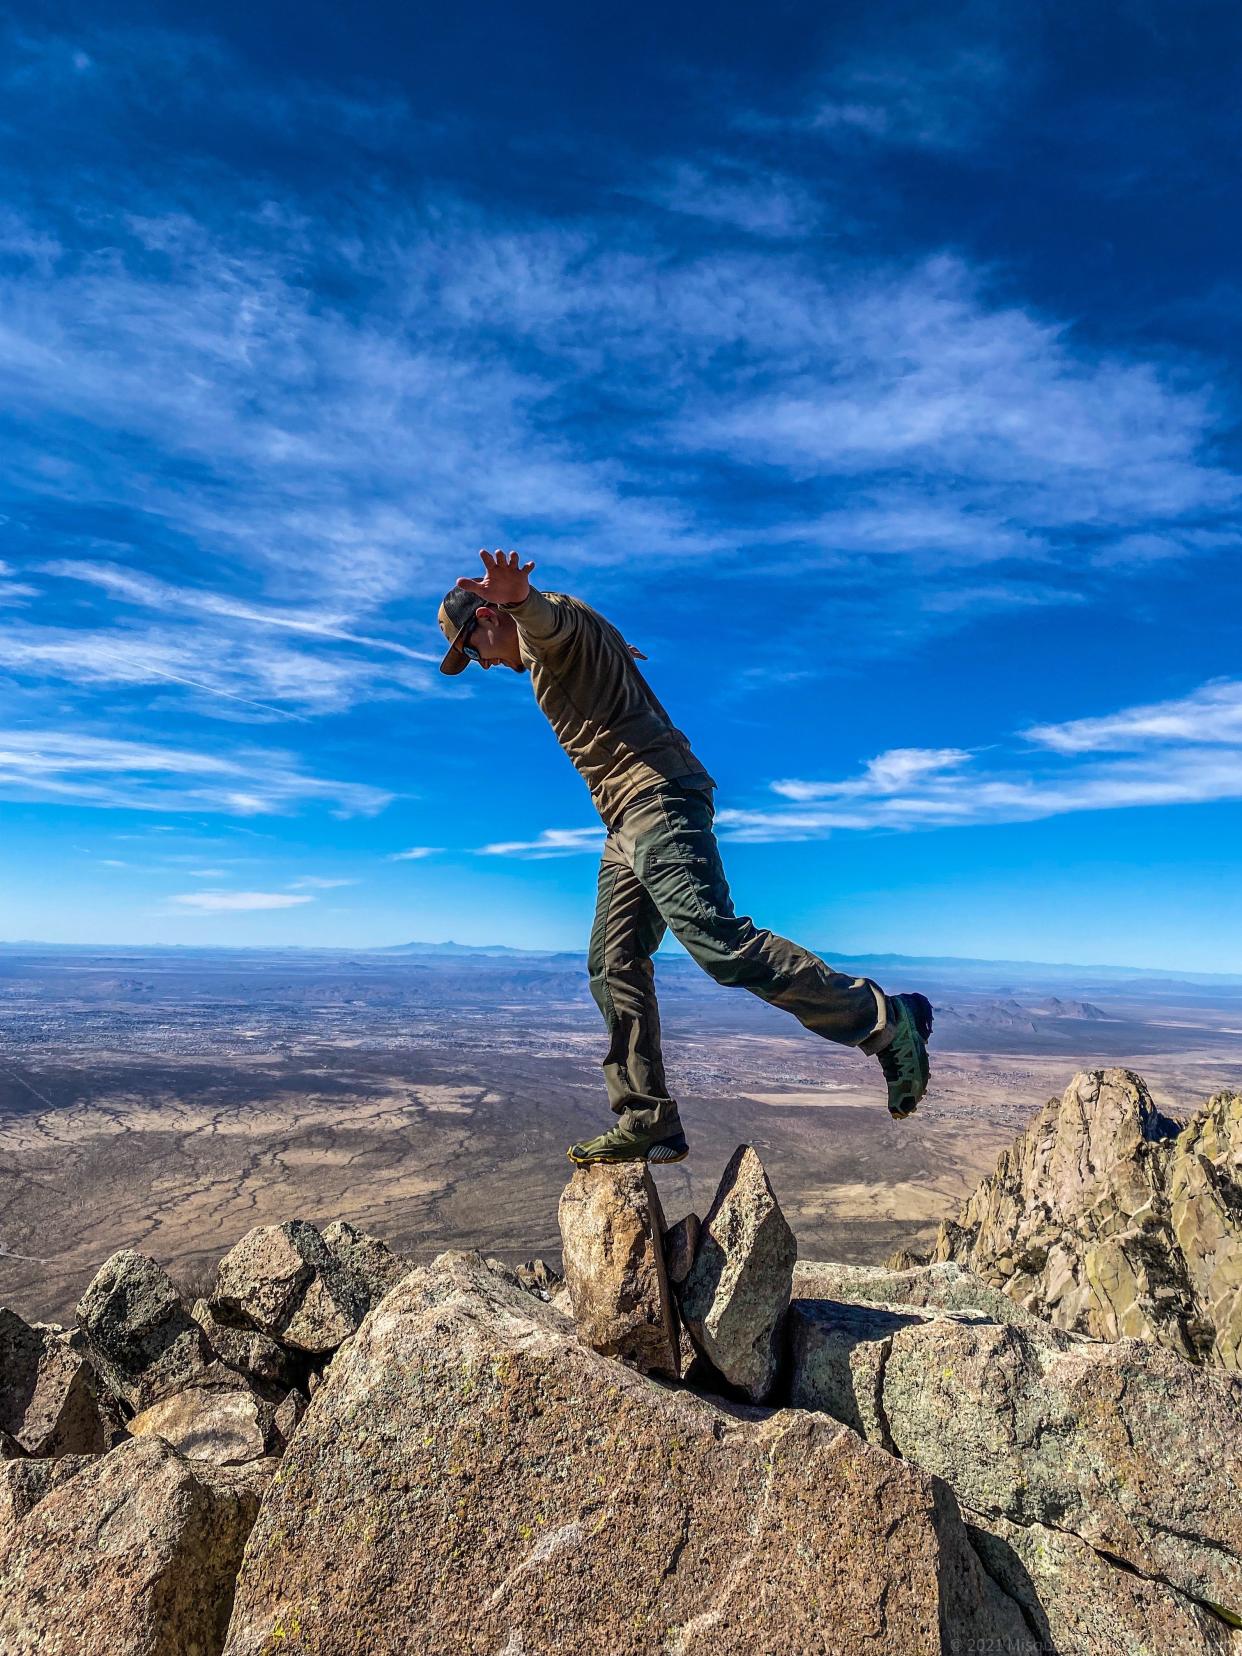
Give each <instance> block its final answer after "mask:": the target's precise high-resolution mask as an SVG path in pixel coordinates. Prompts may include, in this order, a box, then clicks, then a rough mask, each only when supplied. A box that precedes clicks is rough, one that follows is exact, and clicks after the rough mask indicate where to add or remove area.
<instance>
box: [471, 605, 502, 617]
mask: <svg viewBox="0 0 1242 1656" xmlns="http://www.w3.org/2000/svg"><path fill="white" fill-rule="evenodd" d="M474 618H475V620H476V621H495V620H496V619H497V614H496V611H495V610H494V609H493V608H492V607H491V605H490V604H480V605H479V607H478V609H477V610H475V612H474Z"/></svg>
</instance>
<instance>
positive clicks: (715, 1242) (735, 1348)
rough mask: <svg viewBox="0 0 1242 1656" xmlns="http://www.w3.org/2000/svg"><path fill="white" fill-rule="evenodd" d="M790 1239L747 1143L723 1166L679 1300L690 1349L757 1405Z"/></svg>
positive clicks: (773, 1358)
mask: <svg viewBox="0 0 1242 1656" xmlns="http://www.w3.org/2000/svg"><path fill="white" fill-rule="evenodd" d="M797 1257H798V1244H797V1242H796V1241H795V1240H794V1234H793V1232H792V1231H791V1230H790V1228H789V1226H788V1224H787V1223H786V1220H785V1215H784V1214H783V1213H782V1212H781V1209H780V1204H779V1203H778V1202H777V1200H776V1196H775V1195H774V1193H773V1190H772V1186H771V1185H770V1184H769V1183H768V1176H767V1174H766V1173H765V1172H764V1170H763V1163H762V1162H761V1161H760V1160H759V1157H758V1155H757V1154H756V1153H755V1149H754V1146H753V1145H749V1144H742V1145H739V1146H738V1148H737V1149H736V1150H735V1151H734V1153H733V1155H732V1157H731V1158H730V1161H729V1165H728V1166H727V1167H726V1168H725V1171H724V1176H723V1177H722V1179H721V1181H720V1188H719V1189H718V1190H717V1192H716V1195H715V1198H714V1200H713V1202H712V1205H711V1207H710V1208H709V1209H708V1212H707V1217H706V1218H705V1219H704V1220H703V1224H702V1227H701V1229H700V1231H699V1244H698V1248H697V1249H696V1251H695V1255H694V1263H693V1265H692V1266H691V1267H690V1271H689V1274H688V1275H687V1277H686V1279H685V1281H684V1282H683V1284H682V1287H681V1294H680V1306H681V1314H682V1317H683V1318H684V1320H685V1324H686V1328H687V1329H688V1330H689V1333H690V1337H691V1339H692V1340H693V1341H694V1344H695V1346H696V1348H697V1349H698V1350H699V1351H700V1352H701V1353H702V1354H703V1356H704V1357H705V1358H706V1359H707V1361H708V1362H709V1363H710V1364H711V1365H712V1367H713V1368H714V1369H715V1370H716V1371H717V1373H719V1374H721V1375H723V1377H724V1378H725V1379H726V1380H727V1381H728V1382H729V1384H730V1385H731V1386H736V1387H737V1388H738V1390H740V1391H742V1392H744V1393H745V1394H746V1395H747V1396H748V1397H750V1398H751V1399H752V1400H753V1401H754V1402H756V1403H761V1402H762V1401H763V1399H764V1398H765V1397H767V1396H768V1394H769V1393H770V1392H771V1390H772V1388H773V1386H774V1385H775V1383H776V1378H777V1374H778V1372H779V1369H780V1355H781V1324H782V1320H783V1318H784V1315H785V1308H786V1306H787V1305H788V1304H789V1295H790V1291H791V1288H792V1285H793V1267H794V1261H795V1260H796V1259H797Z"/></svg>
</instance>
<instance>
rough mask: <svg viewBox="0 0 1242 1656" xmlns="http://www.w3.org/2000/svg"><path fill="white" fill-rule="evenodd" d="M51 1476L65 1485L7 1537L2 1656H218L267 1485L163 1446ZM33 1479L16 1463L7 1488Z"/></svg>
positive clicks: (30, 1505)
mask: <svg viewBox="0 0 1242 1656" xmlns="http://www.w3.org/2000/svg"><path fill="white" fill-rule="evenodd" d="M42 1464H44V1465H47V1464H52V1465H60V1466H61V1467H63V1468H64V1469H65V1474H66V1475H64V1476H62V1477H60V1478H57V1477H55V1476H51V1477H47V1478H45V1479H43V1480H42V1485H43V1487H42V1489H39V1487H38V1486H31V1485H29V1484H28V1485H27V1486H26V1487H25V1488H24V1489H23V1490H22V1493H21V1496H20V1497H19V1499H18V1500H17V1501H16V1502H14V1503H12V1504H13V1505H14V1506H15V1507H16V1508H18V1510H17V1514H16V1516H15V1517H14V1518H13V1520H12V1521H11V1522H10V1523H9V1524H8V1525H7V1526H4V1527H3V1528H0V1650H3V1651H4V1653H5V1656H86V1653H88V1652H91V1653H94V1652H101V1653H102V1652H104V1651H106V1652H107V1653H108V1656H174V1653H176V1656H214V1653H215V1652H217V1651H219V1650H220V1648H221V1646H222V1644H223V1641H224V1634H225V1630H226V1627H227V1624H228V1618H229V1611H230V1608H231V1605H232V1599H233V1584H234V1581H235V1579H236V1575H237V1569H238V1566H239V1565H240V1563H241V1556H242V1549H243V1547H244V1545H245V1541H246V1536H247V1535H248V1533H249V1531H250V1527H251V1525H252V1524H253V1522H254V1519H255V1514H256V1513H257V1511H258V1506H259V1495H260V1487H261V1485H260V1481H259V1475H258V1474H255V1473H254V1472H251V1473H249V1474H247V1475H246V1476H245V1477H243V1476H241V1475H239V1474H238V1473H235V1472H234V1473H230V1472H225V1471H223V1470H221V1469H219V1468H216V1467H207V1466H204V1465H203V1464H202V1463H201V1462H191V1461H188V1460H186V1459H184V1458H183V1457H182V1456H181V1455H179V1454H178V1453H177V1452H176V1450H175V1449H171V1448H169V1446H168V1445H167V1444H166V1443H164V1442H162V1441H161V1440H160V1439H159V1438H148V1439H146V1440H145V1441H143V1442H128V1443H123V1444H121V1445H119V1446H118V1447H117V1448H115V1449H113V1450H112V1451H111V1452H110V1453H109V1454H106V1455H101V1456H98V1457H95V1458H91V1459H90V1460H79V1459H77V1458H74V1459H73V1460H71V1461H67V1462H60V1463H42ZM24 1471H25V1466H23V1465H22V1464H21V1463H10V1465H9V1466H6V1467H0V1479H3V1478H4V1477H5V1476H6V1475H8V1474H10V1472H13V1473H20V1472H24ZM2 1504H3V1503H0V1506H2Z"/></svg>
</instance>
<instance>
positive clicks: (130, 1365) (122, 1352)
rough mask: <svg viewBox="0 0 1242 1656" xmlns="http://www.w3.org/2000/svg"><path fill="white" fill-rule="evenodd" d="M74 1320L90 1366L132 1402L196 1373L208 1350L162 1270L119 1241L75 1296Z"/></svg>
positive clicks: (141, 1402) (138, 1403) (141, 1404)
mask: <svg viewBox="0 0 1242 1656" xmlns="http://www.w3.org/2000/svg"><path fill="white" fill-rule="evenodd" d="M78 1326H79V1327H80V1328H81V1330H82V1332H83V1334H84V1335H85V1337H86V1345H87V1349H88V1350H89V1352H90V1354H91V1356H92V1358H93V1360H94V1362H95V1366H96V1367H97V1368H98V1369H99V1371H100V1373H101V1374H102V1375H103V1376H104V1378H105V1379H106V1380H107V1382H108V1384H109V1385H110V1386H111V1387H112V1389H113V1390H114V1391H115V1392H116V1394H117V1395H118V1396H119V1397H121V1398H123V1399H124V1401H125V1402H126V1403H127V1404H128V1405H129V1407H130V1408H132V1409H145V1408H146V1407H147V1406H148V1405H149V1404H151V1403H154V1402H156V1401H157V1400H158V1399H159V1398H161V1397H166V1396H167V1395H168V1394H169V1393H170V1392H173V1391H179V1390H180V1389H181V1388H182V1387H184V1386H187V1385H190V1384H192V1383H193V1382H194V1381H195V1380H196V1379H198V1378H199V1377H200V1376H201V1375H202V1373H203V1372H204V1370H205V1369H206V1368H207V1367H208V1365H209V1363H210V1362H211V1358H212V1352H211V1348H210V1346H209V1345H208V1344H207V1341H206V1338H205V1337H204V1334H203V1331H202V1329H201V1328H200V1327H199V1326H198V1324H197V1323H196V1322H195V1321H194V1319H193V1318H192V1317H191V1316H190V1314H189V1312H188V1311H187V1310H186V1308H185V1306H184V1305H183V1304H182V1303H181V1295H180V1294H179V1293H178V1292H177V1288H176V1285H175V1284H174V1282H173V1280H172V1278H171V1277H170V1276H169V1275H168V1272H167V1271H165V1270H163V1269H162V1268H161V1267H160V1266H159V1265H157V1264H156V1262H155V1261H154V1260H153V1259H147V1258H146V1257H145V1255H143V1254H139V1253H134V1252H133V1251H132V1250H130V1249H128V1248H124V1249H122V1250H121V1252H120V1253H114V1254H113V1255H112V1257H111V1259H109V1260H108V1261H107V1262H106V1263H105V1264H104V1265H103V1266H101V1268H100V1269H99V1271H98V1272H97V1273H96V1275H95V1278H94V1280H93V1281H92V1283H91V1285H90V1287H89V1288H88V1289H87V1290H86V1292H85V1293H84V1294H83V1295H82V1298H81V1299H80V1300H79V1301H78Z"/></svg>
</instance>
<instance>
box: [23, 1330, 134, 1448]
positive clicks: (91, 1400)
mask: <svg viewBox="0 0 1242 1656" xmlns="http://www.w3.org/2000/svg"><path fill="white" fill-rule="evenodd" d="M100 1391H101V1387H100V1381H99V1377H98V1375H97V1374H96V1373H95V1371H94V1368H93V1367H92V1365H91V1364H90V1363H89V1362H88V1361H87V1359H86V1358H85V1357H84V1356H83V1355H82V1353H81V1352H78V1351H75V1350H74V1349H73V1347H72V1344H71V1341H70V1339H69V1338H68V1337H67V1336H66V1335H65V1334H64V1333H63V1332H62V1331H61V1330H59V1329H52V1328H48V1327H47V1326H45V1325H43V1324H36V1325H34V1326H33V1327H32V1326H31V1325H30V1324H29V1323H26V1322H23V1321H22V1319H21V1318H20V1317H19V1316H18V1315H17V1313H16V1312H15V1311H9V1310H7V1309H6V1308H4V1307H0V1433H3V1434H5V1435H6V1436H8V1437H9V1438H11V1439H12V1441H13V1443H14V1444H15V1445H16V1446H17V1449H18V1451H19V1452H20V1453H22V1454H27V1455H92V1454H98V1453H100V1452H101V1451H102V1450H104V1449H106V1448H107V1447H108V1445H109V1443H111V1441H112V1433H111V1429H110V1421H109V1411H108V1409H107V1408H106V1407H105V1406H104V1405H103V1404H102V1402H101V1396H100Z"/></svg>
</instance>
